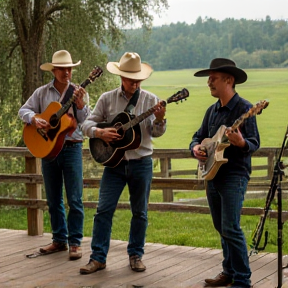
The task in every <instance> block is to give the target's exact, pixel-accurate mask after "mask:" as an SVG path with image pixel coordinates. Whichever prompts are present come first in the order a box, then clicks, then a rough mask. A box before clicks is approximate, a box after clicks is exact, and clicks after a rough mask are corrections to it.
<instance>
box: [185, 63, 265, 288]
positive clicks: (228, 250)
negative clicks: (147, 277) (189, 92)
mask: <svg viewBox="0 0 288 288" xmlns="http://www.w3.org/2000/svg"><path fill="white" fill-rule="evenodd" d="M194 76H196V77H202V76H208V87H209V89H210V92H211V95H212V96H213V97H215V98H217V99H218V101H217V102H216V103H215V104H213V105H211V106H210V107H209V108H208V110H207V111H206V114H205V116H204V119H203V122H202V125H201V127H200V129H199V130H198V131H197V132H196V133H195V134H194V135H193V137H192V142H191V143H190V150H191V154H192V156H193V157H195V158H197V159H198V160H200V161H204V162H205V161H206V160H207V159H208V158H207V157H210V158H211V159H213V156H214V154H213V151H210V154H211V155H207V154H206V151H205V150H204V151H203V147H202V146H201V142H202V141H203V139H205V138H212V137H213V136H214V135H215V134H216V133H217V131H218V128H219V127H220V126H221V125H225V126H226V127H231V126H232V124H233V123H234V121H235V120H236V119H238V118H239V117H240V116H241V115H243V114H245V113H246V112H247V111H248V110H249V109H250V108H251V106H252V105H251V103H250V102H248V101H247V100H245V99H243V98H241V97H240V96H239V95H238V93H237V92H236V91H235V84H241V83H244V82H245V81H246V79H247V75H246V73H245V72H244V71H243V70H242V69H240V68H238V67H236V64H235V63H234V62H233V61H232V60H230V59H225V58H216V59H213V60H212V61H211V64H210V68H209V69H205V70H201V71H198V72H196V73H195V74H194ZM225 136H226V137H227V138H228V140H229V142H230V146H229V147H227V148H226V149H225V151H224V158H227V159H228V162H227V163H225V164H223V165H222V166H221V167H220V168H219V170H218V172H217V174H216V176H215V177H214V178H213V179H211V180H207V181H206V194H207V199H208V203H209V207H210V212H211V216H212V219H213V224H214V227H215V229H216V230H217V232H218V233H219V235H220V237H221V244H222V249H223V257H224V260H223V262H222V266H223V271H222V272H221V273H220V274H218V275H217V276H216V277H215V278H212V279H205V282H206V286H214V287H215V286H217V287H219V286H228V285H229V286H231V287H250V282H251V281H250V277H251V271H250V267H249V258H248V252H247V246H246V241H245V237H244V234H243V232H242V230H241V227H240V215H241V208H242V204H243V200H244V195H245V192H246V188H247V183H248V181H249V179H250V174H251V154H252V153H253V152H254V151H256V150H257V149H258V148H259V145H260V138H259V132H258V128H257V124H256V119H255V116H253V117H250V118H248V119H246V120H245V121H244V122H243V124H242V125H241V126H240V127H239V129H236V130H235V131H232V130H231V128H228V129H226V131H225ZM203 153H204V155H203ZM210 158H209V159H210Z"/></svg>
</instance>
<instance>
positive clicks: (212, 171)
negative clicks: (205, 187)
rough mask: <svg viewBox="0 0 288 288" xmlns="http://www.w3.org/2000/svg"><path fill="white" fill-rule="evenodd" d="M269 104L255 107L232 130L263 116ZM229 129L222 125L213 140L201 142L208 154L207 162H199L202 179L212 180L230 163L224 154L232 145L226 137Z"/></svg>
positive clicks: (261, 102)
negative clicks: (250, 119) (221, 168)
mask: <svg viewBox="0 0 288 288" xmlns="http://www.w3.org/2000/svg"><path fill="white" fill-rule="evenodd" d="M268 104H269V102H267V101H265V100H263V101H260V102H258V103H256V104H255V105H253V106H252V107H251V108H250V109H249V110H248V112H246V113H244V114H243V115H241V116H240V117H239V118H238V119H237V120H236V121H235V122H234V123H233V125H232V126H231V129H232V130H233V131H235V130H236V129H237V128H238V127H239V126H240V125H241V124H242V123H243V121H244V120H245V119H247V118H249V117H252V116H255V115H258V114H261V112H262V110H263V109H265V108H266V107H267V106H268ZM226 129H227V127H226V126H225V125H221V126H220V127H219V129H218V130H217V132H216V134H215V135H214V136H213V137H212V138H205V139H204V140H203V141H202V142H201V146H202V148H203V151H205V153H206V154H207V160H206V161H205V162H202V161H199V170H200V177H201V178H203V179H205V180H212V179H213V178H214V177H215V175H216V174H217V172H218V170H219V168H220V167H221V166H222V165H223V164H225V163H227V162H228V159H227V158H224V156H223V154H224V151H225V149H226V148H227V147H229V146H230V143H229V141H228V139H227V137H226V136H225V131H226Z"/></svg>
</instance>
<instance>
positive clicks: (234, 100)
mask: <svg viewBox="0 0 288 288" xmlns="http://www.w3.org/2000/svg"><path fill="white" fill-rule="evenodd" d="M238 101H239V95H238V93H235V94H234V96H233V97H232V98H231V99H230V101H229V102H228V103H227V104H226V105H225V106H223V108H224V107H227V108H228V109H229V110H230V111H232V109H233V108H234V107H235V105H236V104H237V103H238ZM220 108H222V107H221V102H220V100H218V101H217V102H216V105H215V111H219V109H220Z"/></svg>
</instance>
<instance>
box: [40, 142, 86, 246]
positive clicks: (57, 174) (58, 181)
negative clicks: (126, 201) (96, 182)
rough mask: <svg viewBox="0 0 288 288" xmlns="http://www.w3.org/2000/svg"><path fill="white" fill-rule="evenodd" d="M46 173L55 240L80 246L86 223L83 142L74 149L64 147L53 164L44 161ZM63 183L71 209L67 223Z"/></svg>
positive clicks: (72, 147) (43, 170) (46, 187)
mask: <svg viewBox="0 0 288 288" xmlns="http://www.w3.org/2000/svg"><path fill="white" fill-rule="evenodd" d="M42 173H43V178H44V185H45V190H46V197H47V203H48V207H49V214H50V221H51V227H52V234H53V240H54V241H56V242H60V243H67V242H68V244H69V245H72V246H80V245H81V240H82V238H83V222H84V211H83V203H82V192H83V171H82V143H75V144H73V146H71V147H66V146H64V148H63V149H62V151H61V152H60V153H59V154H58V156H57V157H56V158H55V159H54V160H52V161H49V160H45V159H42ZM63 183H64V185H65V190H66V196H67V202H68V206H69V212H68V217H67V222H66V212H65V207H64V201H63Z"/></svg>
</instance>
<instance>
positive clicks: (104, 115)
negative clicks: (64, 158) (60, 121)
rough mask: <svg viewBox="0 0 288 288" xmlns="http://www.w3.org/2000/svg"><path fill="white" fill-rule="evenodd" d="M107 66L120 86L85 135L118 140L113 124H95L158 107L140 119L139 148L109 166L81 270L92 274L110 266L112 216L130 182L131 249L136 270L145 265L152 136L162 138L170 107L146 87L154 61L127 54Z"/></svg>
mask: <svg viewBox="0 0 288 288" xmlns="http://www.w3.org/2000/svg"><path fill="white" fill-rule="evenodd" d="M107 70H108V71H109V72H110V73H112V74H116V75H119V76H120V78H121V85H120V87H118V88H116V89H114V90H112V91H109V92H106V93H104V94H102V95H101V96H100V98H99V100H98V101H97V103H96V106H95V108H94V110H93V112H92V114H91V116H89V117H88V118H87V119H86V120H85V122H84V123H83V125H82V130H83V132H84V134H85V135H87V136H88V137H90V138H100V139H102V140H103V141H104V142H106V143H111V142H114V143H115V142H116V141H117V140H118V139H120V137H121V135H120V134H118V133H117V130H116V129H115V128H113V127H107V128H104V129H101V128H98V127H96V125H97V123H101V122H108V123H109V122H111V121H112V120H113V119H114V117H116V116H117V115H118V114H119V113H121V112H122V113H123V111H124V110H125V111H126V112H127V113H129V114H133V115H135V116H138V115H140V114H142V113H144V112H146V111H147V110H148V109H149V108H151V107H153V106H157V105H158V108H157V107H156V108H157V110H156V112H155V113H154V114H152V115H151V116H149V117H147V118H146V119H144V120H143V121H142V122H141V123H140V129H141V135H142V139H141V143H140V146H139V148H137V149H133V150H127V151H125V156H124V158H123V159H122V161H120V163H119V164H118V165H116V166H115V167H114V168H111V167H105V168H104V172H103V176H102V180H101V184H100V190H99V204H98V207H97V213H96V215H95V217H94V226H93V237H92V243H91V248H92V253H91V255H90V259H89V263H88V264H87V265H86V266H84V267H82V268H80V273H81V274H90V273H93V272H96V271H98V270H101V269H104V268H105V267H106V257H107V254H108V250H109V242H110V235H111V226H112V218H113V214H114V211H115V209H116V206H117V202H118V199H119V197H120V195H121V193H122V191H123V189H124V187H125V185H126V184H128V188H129V194H130V198H129V199H130V205H131V211H132V219H131V223H130V233H129V243H128V247H127V252H128V255H129V261H130V267H131V269H132V270H133V271H136V272H142V271H144V270H145V269H146V267H145V266H144V264H143V263H142V260H141V258H142V255H143V254H144V244H145V234H146V229H147V224H148V219H147V206H148V199H149V193H150V184H151V180H152V172H153V164H152V158H151V155H152V152H153V147H152V137H159V136H161V135H163V134H164V132H165V130H166V120H165V119H164V115H165V108H164V107H162V106H161V105H159V104H157V103H158V102H159V99H158V98H157V97H156V96H155V95H154V94H152V93H150V92H148V91H145V90H143V89H141V87H140V84H141V82H142V81H143V80H145V79H147V78H148V77H149V76H150V75H151V73H152V68H151V66H150V65H148V64H145V63H141V58H140V56H139V55H138V54H137V53H134V52H127V53H125V54H124V55H123V56H122V57H121V59H120V61H119V62H109V63H108V64H107Z"/></svg>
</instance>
